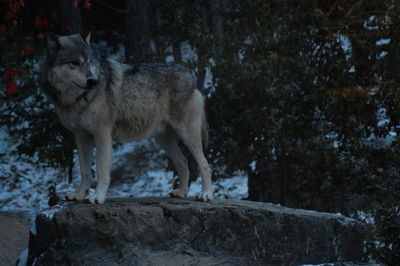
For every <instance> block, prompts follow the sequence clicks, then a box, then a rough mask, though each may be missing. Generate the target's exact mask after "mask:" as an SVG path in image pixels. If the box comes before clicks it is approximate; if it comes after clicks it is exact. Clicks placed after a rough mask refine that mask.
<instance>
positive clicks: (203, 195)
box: [196, 191, 214, 202]
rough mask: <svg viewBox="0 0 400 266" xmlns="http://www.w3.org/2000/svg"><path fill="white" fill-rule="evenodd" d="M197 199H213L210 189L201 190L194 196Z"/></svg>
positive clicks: (205, 200)
mask: <svg viewBox="0 0 400 266" xmlns="http://www.w3.org/2000/svg"><path fill="white" fill-rule="evenodd" d="M196 198H197V199H199V200H201V201H204V202H207V201H210V200H212V199H214V196H213V193H212V191H201V192H200V193H199V194H197V196H196Z"/></svg>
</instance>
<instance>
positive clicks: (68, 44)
mask: <svg viewBox="0 0 400 266" xmlns="http://www.w3.org/2000/svg"><path fill="white" fill-rule="evenodd" d="M47 42H48V49H47V57H46V60H45V62H44V64H43V68H42V77H41V79H42V87H43V90H44V92H45V93H46V94H47V96H48V98H49V99H50V101H51V102H52V103H53V104H54V106H55V111H56V113H57V115H58V117H59V119H60V121H61V123H62V124H63V125H64V126H65V127H66V128H67V129H69V130H70V131H72V132H73V134H74V136H75V140H76V144H77V147H78V151H79V163H80V167H81V176H82V178H81V184H80V186H79V187H78V188H77V189H76V191H75V192H74V193H72V194H71V195H69V196H68V199H70V200H77V201H81V200H84V199H86V198H87V199H88V200H89V201H90V202H91V203H100V204H101V203H103V202H104V200H105V198H106V193H107V189H108V186H109V184H110V170H111V165H112V141H113V140H115V141H119V142H126V141H134V140H137V139H140V138H155V139H156V141H157V142H158V144H159V145H160V146H161V147H162V148H163V149H164V150H165V151H166V153H167V155H168V156H169V157H170V158H171V160H172V162H173V164H174V166H175V168H176V170H177V172H178V175H179V187H178V188H177V189H175V190H173V191H172V192H171V193H170V195H171V196H173V197H185V196H186V194H187V192H188V179H189V170H188V166H187V160H186V158H185V157H184V155H183V154H182V152H181V150H180V148H179V146H178V140H179V139H181V140H182V141H183V143H184V144H185V146H186V147H187V148H188V150H189V151H190V153H191V154H192V155H193V157H194V159H195V160H196V163H197V165H198V168H199V171H200V174H201V177H202V190H201V192H200V193H199V194H198V195H197V197H198V198H199V199H201V200H203V201H209V200H211V199H212V198H213V193H212V182H211V172H210V169H209V165H208V162H207V160H206V158H205V156H204V152H203V144H204V145H205V144H206V143H207V141H208V133H207V125H206V117H205V111H204V97H203V95H202V94H201V93H200V92H199V90H197V89H196V87H195V84H196V82H195V79H194V77H193V75H192V74H191V72H190V71H189V70H188V69H186V68H185V67H183V66H181V65H170V64H138V65H127V64H123V63H119V62H117V61H114V60H111V59H98V58H97V57H96V56H95V55H94V53H93V50H92V48H91V46H90V34H89V35H88V36H87V37H85V38H84V37H82V36H81V35H80V34H74V35H68V36H52V37H49V38H48V41H47ZM95 147H96V173H97V178H98V182H97V186H96V190H95V193H94V194H93V195H90V196H87V195H86V194H87V191H88V189H89V187H90V179H91V178H90V177H91V165H92V163H93V162H92V161H93V157H94V156H93V149H94V148H95Z"/></svg>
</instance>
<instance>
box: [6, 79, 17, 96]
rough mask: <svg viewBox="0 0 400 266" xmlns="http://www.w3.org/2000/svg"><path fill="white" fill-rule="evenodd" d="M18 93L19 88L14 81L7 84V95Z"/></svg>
mask: <svg viewBox="0 0 400 266" xmlns="http://www.w3.org/2000/svg"><path fill="white" fill-rule="evenodd" d="M18 91H19V86H18V84H17V82H15V81H9V82H7V95H8V96H12V95H14V94H15V93H17V92H18Z"/></svg>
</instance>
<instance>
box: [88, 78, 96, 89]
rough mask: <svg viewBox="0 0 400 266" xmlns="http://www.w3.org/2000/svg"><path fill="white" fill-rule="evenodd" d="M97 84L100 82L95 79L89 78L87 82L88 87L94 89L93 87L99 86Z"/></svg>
mask: <svg viewBox="0 0 400 266" xmlns="http://www.w3.org/2000/svg"><path fill="white" fill-rule="evenodd" d="M97 82H98V80H97V79H95V78H88V79H87V80H86V86H88V87H93V86H95V85H96V84H97Z"/></svg>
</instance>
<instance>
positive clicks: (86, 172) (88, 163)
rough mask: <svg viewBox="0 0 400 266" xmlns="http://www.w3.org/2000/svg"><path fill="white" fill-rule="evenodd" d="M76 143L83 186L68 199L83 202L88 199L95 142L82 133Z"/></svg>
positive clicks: (78, 134)
mask: <svg viewBox="0 0 400 266" xmlns="http://www.w3.org/2000/svg"><path fill="white" fill-rule="evenodd" d="M75 141H76V145H77V146H78V151H79V165H80V168H81V184H80V185H79V187H78V188H77V189H76V191H75V192H73V193H72V194H70V195H68V196H67V199H69V200H78V201H81V200H83V199H84V198H85V197H86V192H87V190H88V189H89V187H90V179H91V168H92V163H93V148H94V142H93V138H92V137H91V136H89V135H86V134H80V133H77V134H75Z"/></svg>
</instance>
